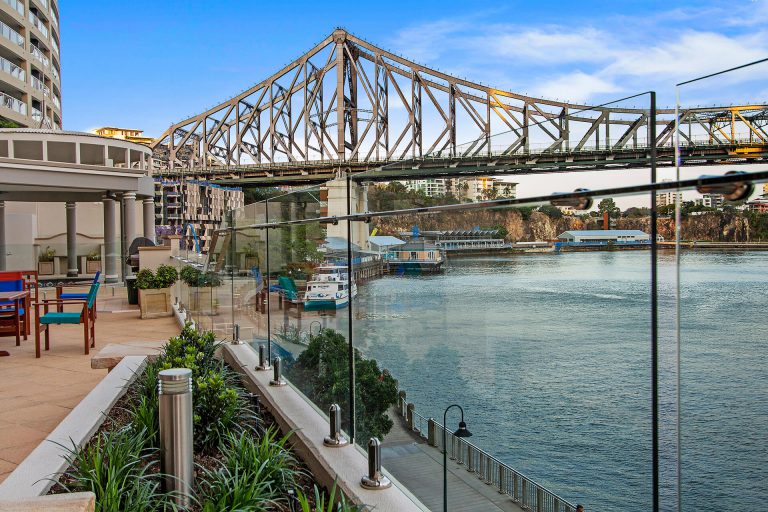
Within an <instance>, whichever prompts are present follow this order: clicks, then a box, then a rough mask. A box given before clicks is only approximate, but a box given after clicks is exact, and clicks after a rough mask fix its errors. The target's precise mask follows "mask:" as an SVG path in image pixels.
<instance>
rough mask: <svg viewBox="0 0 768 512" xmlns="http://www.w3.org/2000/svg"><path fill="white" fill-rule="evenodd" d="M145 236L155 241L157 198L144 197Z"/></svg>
mask: <svg viewBox="0 0 768 512" xmlns="http://www.w3.org/2000/svg"><path fill="white" fill-rule="evenodd" d="M144 237H145V238H149V239H150V240H152V241H153V242H154V241H155V200H154V198H151V197H150V198H148V199H144Z"/></svg>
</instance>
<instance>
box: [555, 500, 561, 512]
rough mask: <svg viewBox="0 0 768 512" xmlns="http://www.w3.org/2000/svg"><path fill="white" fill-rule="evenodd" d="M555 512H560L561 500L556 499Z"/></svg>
mask: <svg viewBox="0 0 768 512" xmlns="http://www.w3.org/2000/svg"><path fill="white" fill-rule="evenodd" d="M554 512H560V500H559V499H558V498H555V510H554Z"/></svg>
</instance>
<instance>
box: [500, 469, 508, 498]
mask: <svg viewBox="0 0 768 512" xmlns="http://www.w3.org/2000/svg"><path fill="white" fill-rule="evenodd" d="M506 478H507V471H506V469H505V468H504V464H499V492H500V493H502V494H503V493H504V487H505V485H506V483H507V482H506Z"/></svg>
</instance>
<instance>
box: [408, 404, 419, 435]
mask: <svg viewBox="0 0 768 512" xmlns="http://www.w3.org/2000/svg"><path fill="white" fill-rule="evenodd" d="M414 409H416V404H408V407H407V414H406V416H405V422H406V424H407V425H408V428H409V429H411V430H412V431H414V432H418V431H419V429H418V428H416V425H415V424H414V423H413V410H414Z"/></svg>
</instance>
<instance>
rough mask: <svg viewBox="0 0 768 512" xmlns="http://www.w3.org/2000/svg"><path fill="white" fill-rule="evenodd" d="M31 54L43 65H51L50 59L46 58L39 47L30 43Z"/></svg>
mask: <svg viewBox="0 0 768 512" xmlns="http://www.w3.org/2000/svg"><path fill="white" fill-rule="evenodd" d="M29 52H30V53H31V54H32V55H33V56H34V57H35V58H36V59H37V60H39V61H40V62H42V63H43V65H45V66H46V67H47V66H49V65H50V61H49V60H48V57H46V56H45V54H44V53H43V51H42V50H41V49H40V48H38V47H37V46H35V45H33V44H31V43H30V45H29Z"/></svg>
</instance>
